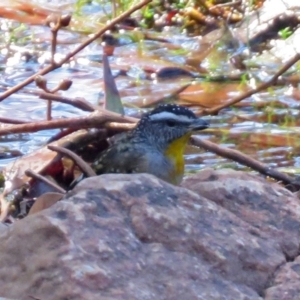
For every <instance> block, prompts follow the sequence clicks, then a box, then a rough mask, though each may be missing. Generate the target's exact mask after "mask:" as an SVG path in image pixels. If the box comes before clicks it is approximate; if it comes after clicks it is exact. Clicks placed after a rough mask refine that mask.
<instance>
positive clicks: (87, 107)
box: [39, 92, 95, 112]
mask: <svg viewBox="0 0 300 300" xmlns="http://www.w3.org/2000/svg"><path fill="white" fill-rule="evenodd" d="M39 96H40V98H41V99H44V100H51V101H57V102H61V103H65V104H70V105H72V106H74V107H77V108H79V109H82V110H84V111H90V112H92V111H94V110H95V107H94V106H93V105H92V104H90V103H89V102H87V101H86V100H85V99H83V98H75V99H72V98H67V97H63V96H60V95H54V94H50V93H45V92H41V93H40V95H39Z"/></svg>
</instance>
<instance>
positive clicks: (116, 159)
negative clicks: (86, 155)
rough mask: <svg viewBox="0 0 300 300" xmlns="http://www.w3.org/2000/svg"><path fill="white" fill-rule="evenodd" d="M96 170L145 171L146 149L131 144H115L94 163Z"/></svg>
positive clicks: (111, 171)
mask: <svg viewBox="0 0 300 300" xmlns="http://www.w3.org/2000/svg"><path fill="white" fill-rule="evenodd" d="M92 167H93V169H94V170H95V172H96V173H97V174H98V175H99V174H104V173H143V172H145V171H146V170H147V159H146V155H145V151H142V149H139V148H138V147H132V145H130V144H128V145H127V144H114V145H112V146H111V147H109V148H108V149H107V150H106V151H104V152H102V153H101V155H100V157H99V158H98V159H96V161H95V162H94V163H93V165H92Z"/></svg>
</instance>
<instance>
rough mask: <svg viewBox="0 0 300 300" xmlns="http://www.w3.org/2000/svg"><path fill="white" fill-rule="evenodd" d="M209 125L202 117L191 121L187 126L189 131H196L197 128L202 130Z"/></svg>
mask: <svg viewBox="0 0 300 300" xmlns="http://www.w3.org/2000/svg"><path fill="white" fill-rule="evenodd" d="M208 127H209V124H208V122H207V121H205V120H202V119H196V120H195V121H193V123H192V124H191V125H190V126H189V128H190V129H191V131H197V130H203V129H206V128H208Z"/></svg>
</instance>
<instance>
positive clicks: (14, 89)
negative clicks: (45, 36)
mask: <svg viewBox="0 0 300 300" xmlns="http://www.w3.org/2000/svg"><path fill="white" fill-rule="evenodd" d="M151 1H152V0H144V1H142V2H140V3H138V4H137V5H134V6H133V7H132V8H130V9H129V10H127V11H126V12H124V13H122V14H121V15H120V16H118V17H117V18H115V19H113V20H112V21H111V22H110V23H109V24H108V25H107V26H105V27H103V28H102V29H100V30H99V31H98V32H97V33H96V34H95V35H94V36H92V37H91V38H89V39H87V40H86V41H85V42H84V43H82V44H81V45H79V46H78V47H77V48H75V49H74V50H73V51H71V52H70V53H68V54H67V55H66V57H65V58H63V59H62V60H61V61H59V62H54V63H53V64H51V65H49V66H47V67H45V68H44V69H42V70H40V71H39V72H37V73H35V74H34V75H32V76H30V77H28V78H27V79H25V80H24V81H23V82H21V83H19V84H17V85H15V86H14V87H12V88H11V89H9V90H7V91H5V92H4V93H3V94H2V95H0V101H3V100H4V99H5V98H7V97H8V96H10V95H12V94H13V93H15V92H17V91H18V90H20V89H21V88H23V87H24V86H26V85H28V84H30V83H32V82H33V81H34V79H35V77H36V76H37V75H45V74H47V73H49V72H51V71H53V70H55V69H57V68H59V67H61V66H62V65H63V64H65V63H66V62H68V61H69V59H70V58H72V57H73V56H74V55H76V54H77V53H78V52H80V51H81V50H82V49H84V48H85V47H86V46H88V45H89V44H91V43H92V42H94V41H95V40H97V39H98V38H99V37H100V36H101V35H102V34H103V33H105V31H107V30H110V29H112V28H113V27H114V26H115V25H116V24H118V23H120V22H121V21H122V20H123V19H125V18H127V17H129V16H130V15H131V14H132V13H133V12H135V11H136V10H138V9H140V8H141V7H143V6H145V5H146V4H148V3H149V2H151Z"/></svg>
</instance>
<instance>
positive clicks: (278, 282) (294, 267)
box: [265, 256, 300, 300]
mask: <svg viewBox="0 0 300 300" xmlns="http://www.w3.org/2000/svg"><path fill="white" fill-rule="evenodd" d="M299 294H300V257H299V256H298V257H297V259H295V261H293V262H288V263H286V264H284V265H283V266H282V267H280V268H279V270H278V271H277V272H276V273H275V276H274V279H273V281H272V286H271V287H270V288H268V289H267V290H266V293H265V299H266V300H282V299H298V298H299Z"/></svg>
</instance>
